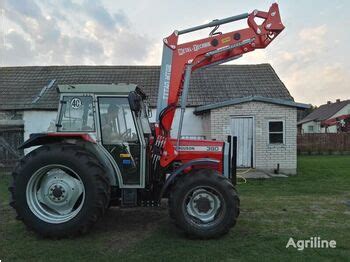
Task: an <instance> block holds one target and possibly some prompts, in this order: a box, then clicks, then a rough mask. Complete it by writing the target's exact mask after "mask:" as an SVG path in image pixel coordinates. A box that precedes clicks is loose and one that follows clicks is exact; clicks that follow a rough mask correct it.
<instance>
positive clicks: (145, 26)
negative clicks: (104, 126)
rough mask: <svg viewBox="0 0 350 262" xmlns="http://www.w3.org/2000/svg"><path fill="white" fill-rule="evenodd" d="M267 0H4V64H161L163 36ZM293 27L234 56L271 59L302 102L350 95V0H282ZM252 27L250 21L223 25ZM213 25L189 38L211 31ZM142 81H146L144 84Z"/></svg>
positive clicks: (0, 33) (0, 36) (264, 6)
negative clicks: (268, 42)
mask: <svg viewBox="0 0 350 262" xmlns="http://www.w3.org/2000/svg"><path fill="white" fill-rule="evenodd" d="M273 2H274V1H267V0H244V1H243V0H240V1H237V0H221V1H206V0H192V1H190V0H187V1H185V0H177V1H169V0H148V1H146V0H144V1H141V0H127V1H121V0H115V1H112V0H0V66H30V65H160V63H161V52H162V39H163V38H164V37H166V36H168V35H170V34H171V33H172V32H173V31H174V30H176V29H177V30H180V29H184V28H188V27H192V26H195V25H199V24H202V23H207V22H210V21H212V20H213V19H218V18H225V17H228V16H232V15H237V14H241V13H246V12H252V11H253V10H254V9H258V10H262V11H267V10H268V9H269V7H270V5H271V4H272V3H273ZM278 4H279V7H280V12H281V18H282V21H283V24H284V25H285V26H286V29H285V30H284V31H283V32H282V33H281V34H280V35H279V36H278V37H277V38H276V39H275V40H274V42H273V43H272V44H271V45H269V46H268V47H267V48H266V49H262V50H256V51H254V52H251V53H248V54H245V55H244V56H243V57H242V58H240V59H238V60H235V61H233V62H230V63H235V64H259V63H270V64H271V65H272V66H273V68H274V69H275V71H276V73H277V74H278V76H279V77H280V79H281V80H282V81H283V82H284V84H285V85H286V87H287V88H288V90H289V91H290V93H291V95H292V96H293V97H294V99H295V101H297V102H302V103H308V104H309V103H311V104H313V105H320V104H324V103H326V102H327V101H328V100H330V101H335V100H336V99H341V100H344V99H350V89H349V83H350V52H349V43H350V32H349V28H350V17H349V15H348V13H349V11H350V1H348V0H333V1H329V0H317V1H311V0H280V1H278ZM245 27H247V24H246V21H241V22H238V23H235V24H233V25H231V24H230V25H225V26H223V27H221V28H220V31H222V32H226V31H232V30H237V29H241V28H245ZM209 31H210V29H206V30H202V31H201V32H198V33H194V34H192V35H188V36H186V37H185V38H183V39H182V41H188V40H194V39H198V38H202V37H206V36H207V35H208V33H209ZM140 84H142V83H140Z"/></svg>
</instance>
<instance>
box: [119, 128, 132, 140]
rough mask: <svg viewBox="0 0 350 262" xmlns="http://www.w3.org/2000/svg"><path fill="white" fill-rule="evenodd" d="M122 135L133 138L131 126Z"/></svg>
mask: <svg viewBox="0 0 350 262" xmlns="http://www.w3.org/2000/svg"><path fill="white" fill-rule="evenodd" d="M121 136H122V137H123V139H125V138H131V128H128V129H126V130H125V132H123V133H122V134H121Z"/></svg>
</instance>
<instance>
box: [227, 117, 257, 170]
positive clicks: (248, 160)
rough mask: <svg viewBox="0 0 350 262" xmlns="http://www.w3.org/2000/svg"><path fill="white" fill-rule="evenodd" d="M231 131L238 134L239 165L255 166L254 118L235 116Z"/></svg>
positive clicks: (234, 134) (235, 134) (232, 120)
mask: <svg viewBox="0 0 350 262" xmlns="http://www.w3.org/2000/svg"><path fill="white" fill-rule="evenodd" d="M231 133H232V135H233V136H237V167H252V166H253V118H252V117H233V118H232V119H231Z"/></svg>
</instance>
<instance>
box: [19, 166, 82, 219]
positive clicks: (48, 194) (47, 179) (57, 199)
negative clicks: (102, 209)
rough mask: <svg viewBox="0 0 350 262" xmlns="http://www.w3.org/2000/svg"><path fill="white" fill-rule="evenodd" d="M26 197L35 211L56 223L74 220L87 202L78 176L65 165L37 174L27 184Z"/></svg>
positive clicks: (52, 167) (36, 213)
mask: <svg viewBox="0 0 350 262" xmlns="http://www.w3.org/2000/svg"><path fill="white" fill-rule="evenodd" d="M26 194H27V203H28V206H29V208H30V209H31V210H32V212H33V213H34V214H35V215H36V216H37V217H39V218H40V219H42V220H44V221H46V222H49V223H54V224H56V223H63V222H66V221H68V220H69V219H71V218H72V217H74V216H75V215H76V214H77V213H78V212H79V211H80V209H81V207H82V204H83V202H84V199H85V189H84V185H83V182H82V180H81V179H80V177H79V176H78V174H76V173H75V172H74V171H73V170H71V169H69V168H68V167H66V166H62V165H49V166H45V167H43V168H41V169H39V170H38V171H36V172H35V173H34V174H33V175H32V177H31V179H30V180H29V182H28V184H27V192H26Z"/></svg>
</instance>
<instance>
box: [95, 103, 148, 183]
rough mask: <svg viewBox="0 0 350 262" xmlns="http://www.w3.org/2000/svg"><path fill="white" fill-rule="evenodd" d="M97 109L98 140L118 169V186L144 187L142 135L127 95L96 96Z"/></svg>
mask: <svg viewBox="0 0 350 262" xmlns="http://www.w3.org/2000/svg"><path fill="white" fill-rule="evenodd" d="M98 108H99V120H100V121H99V122H100V123H99V124H100V134H101V142H102V145H103V147H104V148H105V149H106V150H107V151H108V152H109V154H110V155H111V156H112V157H113V159H114V161H115V163H116V164H117V166H118V168H119V170H120V173H121V177H122V185H120V187H129V188H140V187H144V173H145V171H144V169H145V164H144V163H145V146H144V138H143V136H142V132H141V131H140V129H141V128H140V127H139V124H138V122H139V121H138V119H137V116H136V115H135V113H134V112H133V111H132V110H131V109H130V106H129V101H128V98H127V97H107V96H106V97H98Z"/></svg>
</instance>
